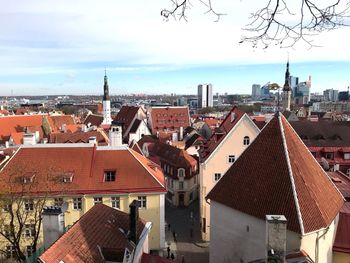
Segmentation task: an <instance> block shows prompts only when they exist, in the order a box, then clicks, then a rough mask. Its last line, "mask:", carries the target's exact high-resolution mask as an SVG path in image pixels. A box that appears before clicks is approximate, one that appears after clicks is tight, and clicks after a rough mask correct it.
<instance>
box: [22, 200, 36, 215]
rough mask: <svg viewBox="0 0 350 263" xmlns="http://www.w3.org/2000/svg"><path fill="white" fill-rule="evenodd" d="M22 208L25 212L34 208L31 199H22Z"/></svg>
mask: <svg viewBox="0 0 350 263" xmlns="http://www.w3.org/2000/svg"><path fill="white" fill-rule="evenodd" d="M24 210H25V211H27V212H29V211H33V210H34V203H33V200H32V199H26V200H24Z"/></svg>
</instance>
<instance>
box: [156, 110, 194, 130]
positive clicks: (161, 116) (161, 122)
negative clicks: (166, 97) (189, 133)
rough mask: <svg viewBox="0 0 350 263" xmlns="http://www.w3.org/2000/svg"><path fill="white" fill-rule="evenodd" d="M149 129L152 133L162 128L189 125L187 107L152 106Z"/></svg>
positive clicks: (171, 128) (172, 128)
mask: <svg viewBox="0 0 350 263" xmlns="http://www.w3.org/2000/svg"><path fill="white" fill-rule="evenodd" d="M150 114H151V124H152V127H151V130H152V134H155V133H156V132H157V131H163V130H166V129H168V130H172V131H175V130H179V128H180V127H183V128H185V127H187V126H190V114H189V111H188V107H152V108H151V110H150Z"/></svg>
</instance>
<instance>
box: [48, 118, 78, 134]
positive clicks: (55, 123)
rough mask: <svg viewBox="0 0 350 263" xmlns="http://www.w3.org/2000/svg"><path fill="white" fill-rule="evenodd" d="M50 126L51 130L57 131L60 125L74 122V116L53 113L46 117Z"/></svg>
mask: <svg viewBox="0 0 350 263" xmlns="http://www.w3.org/2000/svg"><path fill="white" fill-rule="evenodd" d="M47 119H48V122H49V124H50V127H51V132H58V131H60V130H61V128H62V125H72V124H75V121H74V117H73V116H71V115H53V116H48V117H47Z"/></svg>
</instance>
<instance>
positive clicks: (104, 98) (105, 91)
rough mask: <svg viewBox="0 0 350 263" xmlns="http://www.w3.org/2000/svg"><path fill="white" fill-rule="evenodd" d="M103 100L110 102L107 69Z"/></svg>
mask: <svg viewBox="0 0 350 263" xmlns="http://www.w3.org/2000/svg"><path fill="white" fill-rule="evenodd" d="M103 100H109V88H108V78H107V71H106V69H105V77H104V85H103Z"/></svg>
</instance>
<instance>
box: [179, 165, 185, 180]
mask: <svg viewBox="0 0 350 263" xmlns="http://www.w3.org/2000/svg"><path fill="white" fill-rule="evenodd" d="M178 175H179V178H180V179H181V178H184V177H185V169H184V168H179V170H178Z"/></svg>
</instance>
